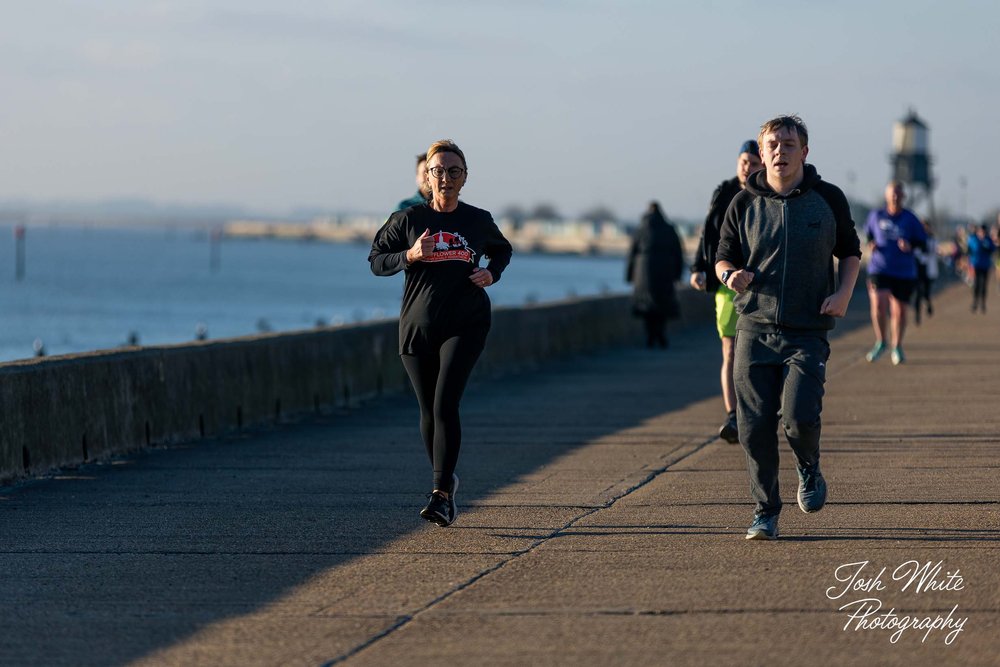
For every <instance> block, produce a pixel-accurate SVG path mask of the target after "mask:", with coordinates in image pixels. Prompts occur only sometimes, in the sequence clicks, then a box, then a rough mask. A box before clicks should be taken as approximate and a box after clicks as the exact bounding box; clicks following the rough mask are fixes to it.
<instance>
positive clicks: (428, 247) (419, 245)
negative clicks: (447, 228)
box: [406, 229, 434, 265]
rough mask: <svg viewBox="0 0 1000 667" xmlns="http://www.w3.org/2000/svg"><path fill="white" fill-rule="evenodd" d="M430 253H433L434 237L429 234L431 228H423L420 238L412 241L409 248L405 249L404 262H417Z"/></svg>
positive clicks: (408, 263)
mask: <svg viewBox="0 0 1000 667" xmlns="http://www.w3.org/2000/svg"><path fill="white" fill-rule="evenodd" d="M432 254H434V237H432V236H431V230H429V229H425V230H424V233H423V234H421V235H420V238H418V239H417V240H416V241H414V242H413V245H412V246H411V247H410V249H409V250H407V251H406V264H407V265H410V264H413V263H414V262H419V261H420V260H422V259H423V258H424V257H430V256H431V255H432Z"/></svg>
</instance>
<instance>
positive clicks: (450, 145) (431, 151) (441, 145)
mask: <svg viewBox="0 0 1000 667" xmlns="http://www.w3.org/2000/svg"><path fill="white" fill-rule="evenodd" d="M438 153H454V154H455V155H457V156H458V157H460V158H461V159H462V167H463V168H465V170H466V171H468V169H469V165H468V163H466V161H465V153H463V152H462V149H461V148H459V147H458V144H456V143H455V142H454V141H452V140H451V139H439V140H438V141H435V142H434V143H433V144H431V147H430V148H428V149H427V161H428V162H430V161H431V158H432V157H434V156H435V155H437V154H438Z"/></svg>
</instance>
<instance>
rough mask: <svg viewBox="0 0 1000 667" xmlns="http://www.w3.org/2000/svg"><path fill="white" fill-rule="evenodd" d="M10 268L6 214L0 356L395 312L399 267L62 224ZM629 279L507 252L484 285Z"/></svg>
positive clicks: (505, 298)
mask: <svg viewBox="0 0 1000 667" xmlns="http://www.w3.org/2000/svg"><path fill="white" fill-rule="evenodd" d="M25 248H26V253H25V260H26V261H25V266H26V272H25V277H24V280H22V281H20V282H18V281H16V280H15V240H14V232H13V226H12V225H0V318H2V320H0V321H2V324H0V361H10V360H13V359H23V358H26V357H30V356H32V355H33V344H34V342H35V341H36V339H38V340H40V341H41V342H42V344H43V345H44V349H45V352H46V353H47V354H50V355H52V354H65V353H70V352H83V351H88V350H96V349H106V348H113V347H117V346H120V345H123V344H124V343H125V342H126V341H127V340H128V337H129V334H130V333H131V332H135V333H136V334H137V335H138V337H139V342H140V344H143V345H157V344H165V343H181V342H184V341H189V340H192V339H194V337H195V332H196V330H197V328H198V327H199V325H200V326H203V327H204V328H205V329H206V330H207V334H208V337H209V338H226V337H231V336H243V335H247V334H253V333H257V332H258V331H260V330H263V329H271V330H273V331H284V330H295V329H308V328H311V327H314V326H316V325H317V323H318V322H323V323H327V324H340V323H350V322H360V321H364V320H368V319H373V318H382V317H395V316H396V315H398V313H399V303H400V297H401V294H402V290H403V278H402V274H400V275H397V276H393V277H391V278H378V277H375V276H374V275H372V273H371V271H370V270H369V268H368V247H367V246H363V245H346V244H345V245H335V244H326V243H303V242H295V241H274V240H257V241H249V240H231V239H225V240H223V241H222V243H221V254H220V256H221V262H220V268H219V270H218V271H217V272H212V271H211V269H210V266H209V258H210V244H209V240H208V235H207V233H205V232H194V231H191V230H165V229H106V228H80V227H65V226H44V227H31V226H29V227H28V229H27V238H26V246H25ZM626 291H628V285H626V283H625V282H624V260H623V259H621V258H602V257H565V256H547V255H521V254H516V253H515V255H514V258H513V260H512V261H511V264H510V266H509V267H508V269H507V271H506V272H505V273H504V275H503V280H501V281H500V282H499V283H497V284H496V285H495V286H494V287H491V288H489V294H490V297H491V298H492V299H493V303H494V304H495V305H520V304H524V303H526V302H531V301H537V302H542V301H551V300H556V299H562V298H565V297H566V296H570V295H580V296H583V295H592V294H599V293H605V292H611V293H621V292H626Z"/></svg>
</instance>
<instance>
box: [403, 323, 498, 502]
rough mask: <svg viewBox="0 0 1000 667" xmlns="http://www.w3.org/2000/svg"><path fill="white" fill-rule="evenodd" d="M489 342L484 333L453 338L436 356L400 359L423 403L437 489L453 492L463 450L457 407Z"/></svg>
mask: <svg viewBox="0 0 1000 667" xmlns="http://www.w3.org/2000/svg"><path fill="white" fill-rule="evenodd" d="M485 342H486V336H485V333H483V334H471V335H469V334H465V335H460V336H453V337H451V338H448V339H447V340H445V341H444V342H443V343H442V344H441V347H440V349H439V350H438V353H437V354H429V355H410V354H404V355H402V356H401V359H402V360H403V367H404V368H405V369H406V374H407V375H409V376H410V383H411V384H412V385H413V391H414V393H415V394H416V395H417V403H419V404H420V435H421V437H423V440H424V447H426V448H427V456H428V458H430V460H431V465H433V466H434V488H435V489H440V490H442V491H445V492H448V493H450V492H451V486H452V475H453V474H454V472H455V465H456V464H457V463H458V450H459V449H460V448H461V447H462V423H461V421H460V420H459V418H458V404H459V402H461V400H462V393H463V392H464V391H465V384H466V382H468V380H469V375H471V373H472V368H473V366H475V365H476V361H477V360H478V359H479V355H480V354H481V353H482V351H483V345H484V343H485Z"/></svg>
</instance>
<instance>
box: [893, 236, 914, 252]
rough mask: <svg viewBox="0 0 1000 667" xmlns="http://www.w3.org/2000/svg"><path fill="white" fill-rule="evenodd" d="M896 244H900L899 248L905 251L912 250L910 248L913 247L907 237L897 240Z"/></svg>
mask: <svg viewBox="0 0 1000 667" xmlns="http://www.w3.org/2000/svg"><path fill="white" fill-rule="evenodd" d="M896 245H897V246H899V249H900V250H902V251H903V252H910V250H912V249H913V246H911V245H910V242H909V241H907V240H906V239H899V240H898V241H896Z"/></svg>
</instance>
